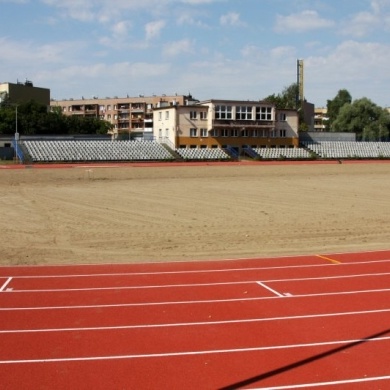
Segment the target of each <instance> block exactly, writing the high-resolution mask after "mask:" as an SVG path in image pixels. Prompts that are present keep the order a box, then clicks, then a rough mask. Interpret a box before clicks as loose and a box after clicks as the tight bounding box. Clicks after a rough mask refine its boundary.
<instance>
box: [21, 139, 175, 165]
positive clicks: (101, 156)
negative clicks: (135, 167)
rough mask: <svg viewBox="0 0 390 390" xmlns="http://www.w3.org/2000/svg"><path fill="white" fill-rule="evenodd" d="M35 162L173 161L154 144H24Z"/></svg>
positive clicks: (103, 142) (106, 142)
mask: <svg viewBox="0 0 390 390" xmlns="http://www.w3.org/2000/svg"><path fill="white" fill-rule="evenodd" d="M24 145H25V146H26V149H27V151H28V153H29V154H30V156H31V159H32V161H35V162H46V161H53V162H54V161H59V162H60V161H68V162H71V161H110V160H111V161H131V160H135V161H140V160H141V161H143V160H172V159H173V156H172V155H171V153H169V152H168V151H167V150H166V149H165V148H164V147H163V146H162V145H161V144H159V143H157V142H155V141H24Z"/></svg>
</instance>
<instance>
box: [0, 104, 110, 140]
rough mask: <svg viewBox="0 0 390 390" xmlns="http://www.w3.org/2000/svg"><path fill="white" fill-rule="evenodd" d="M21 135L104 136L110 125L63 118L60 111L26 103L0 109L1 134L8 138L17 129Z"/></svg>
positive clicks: (87, 120)
mask: <svg viewBox="0 0 390 390" xmlns="http://www.w3.org/2000/svg"><path fill="white" fill-rule="evenodd" d="M16 109H17V110H18V116H17V118H18V132H19V133H20V134H22V135H64V134H107V132H108V131H109V130H110V129H111V128H112V125H111V124H110V123H109V122H107V121H103V120H101V119H100V118H96V117H91V118H89V117H82V116H80V117H79V116H66V115H64V114H63V113H62V112H61V108H59V107H54V109H52V110H51V111H48V109H47V107H46V106H45V105H42V104H39V103H37V102H35V101H33V100H32V101H29V102H26V103H23V104H19V105H18V106H17V108H16V106H12V105H2V106H0V134H7V135H11V134H14V133H15V130H16Z"/></svg>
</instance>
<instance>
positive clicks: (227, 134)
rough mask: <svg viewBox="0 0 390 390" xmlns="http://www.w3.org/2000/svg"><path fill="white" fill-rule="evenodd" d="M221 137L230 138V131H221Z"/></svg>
mask: <svg viewBox="0 0 390 390" xmlns="http://www.w3.org/2000/svg"><path fill="white" fill-rule="evenodd" d="M221 137H229V130H228V129H222V130H221Z"/></svg>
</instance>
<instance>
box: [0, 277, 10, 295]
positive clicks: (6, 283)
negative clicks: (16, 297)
mask: <svg viewBox="0 0 390 390" xmlns="http://www.w3.org/2000/svg"><path fill="white" fill-rule="evenodd" d="M11 280H12V278H11V277H9V278H8V279H7V281H6V282H5V283H4V284H3V285H2V286H1V288H0V292H2V291H4V290H5V289H6V287H7V286H8V285H9V284H10V282H11Z"/></svg>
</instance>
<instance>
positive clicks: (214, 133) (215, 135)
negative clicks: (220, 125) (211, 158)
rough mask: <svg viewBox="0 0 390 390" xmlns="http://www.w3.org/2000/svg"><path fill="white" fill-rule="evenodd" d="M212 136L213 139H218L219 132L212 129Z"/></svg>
mask: <svg viewBox="0 0 390 390" xmlns="http://www.w3.org/2000/svg"><path fill="white" fill-rule="evenodd" d="M210 136H211V137H218V130H217V129H212V130H211V131H210Z"/></svg>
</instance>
